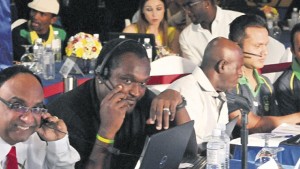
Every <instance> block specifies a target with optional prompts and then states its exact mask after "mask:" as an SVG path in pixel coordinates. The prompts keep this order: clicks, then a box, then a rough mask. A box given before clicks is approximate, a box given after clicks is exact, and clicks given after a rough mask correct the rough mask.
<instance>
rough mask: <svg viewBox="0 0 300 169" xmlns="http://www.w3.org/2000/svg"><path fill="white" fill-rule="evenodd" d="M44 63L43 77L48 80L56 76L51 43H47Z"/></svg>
mask: <svg viewBox="0 0 300 169" xmlns="http://www.w3.org/2000/svg"><path fill="white" fill-rule="evenodd" d="M42 63H43V64H42V65H43V78H44V79H46V80H49V79H54V78H55V61H54V53H53V51H52V47H51V45H50V44H47V45H46V49H45V52H44V56H43V59H42Z"/></svg>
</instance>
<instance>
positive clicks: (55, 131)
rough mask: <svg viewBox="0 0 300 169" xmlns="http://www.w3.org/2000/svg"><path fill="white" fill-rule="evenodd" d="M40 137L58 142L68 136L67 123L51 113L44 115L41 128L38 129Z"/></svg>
mask: <svg viewBox="0 0 300 169" xmlns="http://www.w3.org/2000/svg"><path fill="white" fill-rule="evenodd" d="M37 133H38V134H39V136H40V137H41V138H42V139H43V140H45V141H56V140H59V139H62V138H63V137H64V136H65V135H66V134H67V126H66V124H65V122H64V121H63V120H61V119H59V118H58V117H56V116H51V115H50V114H49V113H44V114H42V117H41V124H40V128H38V129H37Z"/></svg>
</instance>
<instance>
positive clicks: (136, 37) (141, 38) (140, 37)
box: [108, 32, 156, 60]
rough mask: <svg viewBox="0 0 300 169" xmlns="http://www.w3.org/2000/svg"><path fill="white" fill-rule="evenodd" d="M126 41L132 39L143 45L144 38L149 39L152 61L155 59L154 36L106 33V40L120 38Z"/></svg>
mask: <svg viewBox="0 0 300 169" xmlns="http://www.w3.org/2000/svg"><path fill="white" fill-rule="evenodd" d="M122 36H123V38H126V39H133V40H136V41H138V42H140V43H142V44H143V43H144V39H145V38H149V39H150V44H151V46H152V60H154V59H155V57H156V49H155V46H156V43H155V36H154V34H146V33H123V32H108V40H112V39H117V38H120V37H122Z"/></svg>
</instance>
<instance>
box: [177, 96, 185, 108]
mask: <svg viewBox="0 0 300 169" xmlns="http://www.w3.org/2000/svg"><path fill="white" fill-rule="evenodd" d="M181 99H182V102H181V103H180V104H178V105H177V106H176V110H179V109H181V108H184V107H185V106H186V100H185V98H184V97H183V96H181Z"/></svg>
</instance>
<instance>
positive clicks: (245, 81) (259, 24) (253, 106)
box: [226, 15, 300, 136]
mask: <svg viewBox="0 0 300 169" xmlns="http://www.w3.org/2000/svg"><path fill="white" fill-rule="evenodd" d="M229 38H230V39H231V40H232V41H234V42H236V43H238V44H239V45H240V46H241V48H242V50H243V54H244V65H243V69H242V70H243V76H242V77H241V78H240V79H239V82H238V84H237V86H236V88H235V90H232V91H230V92H227V93H226V96H227V98H228V99H230V98H235V97H237V96H238V95H241V96H244V97H245V98H247V99H248V100H249V102H250V104H249V106H250V112H249V113H248V119H249V120H248V125H247V128H248V129H249V132H250V133H258V132H270V131H271V130H273V129H274V128H275V127H277V126H279V125H280V124H282V123H291V124H296V123H299V122H300V116H299V114H300V112H298V113H296V114H292V115H286V116H278V115H280V114H279V111H278V107H277V103H276V99H275V94H274V90H273V85H272V83H270V81H269V79H268V78H267V77H264V76H263V75H261V74H260V73H259V72H258V71H257V69H260V68H262V67H263V66H264V60H265V59H266V57H267V54H268V49H267V44H268V42H269V36H268V29H267V25H266V21H265V20H264V19H263V18H261V17H259V16H257V15H242V16H240V17H237V18H236V19H235V20H233V21H232V23H231V24H230V33H229ZM241 106H242V105H240V104H239V101H233V102H228V109H229V118H230V119H233V118H234V117H236V116H237V115H239V120H238V123H237V124H238V125H239V126H240V125H241V121H242V119H241V118H242V116H241V110H240V109H241ZM234 134H236V136H238V135H239V132H235V133H234Z"/></svg>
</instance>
